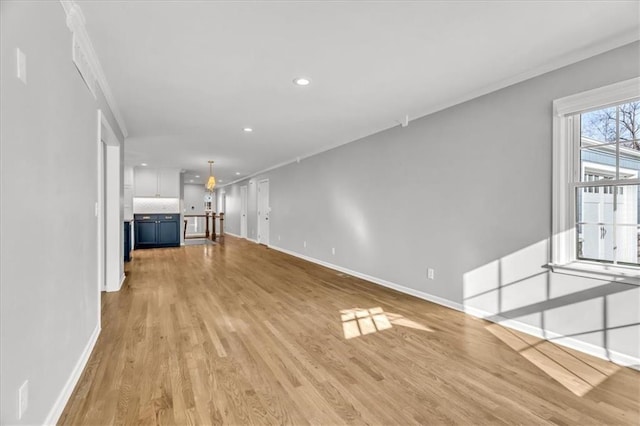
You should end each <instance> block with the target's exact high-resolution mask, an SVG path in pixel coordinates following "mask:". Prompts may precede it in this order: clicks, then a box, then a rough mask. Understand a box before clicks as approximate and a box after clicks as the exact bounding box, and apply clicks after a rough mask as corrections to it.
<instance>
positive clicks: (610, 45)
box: [221, 30, 640, 188]
mask: <svg viewBox="0 0 640 426" xmlns="http://www.w3.org/2000/svg"><path fill="white" fill-rule="evenodd" d="M638 40H640V36H638V32H637V30H630V31H627V32H626V33H623V34H620V35H619V36H618V37H615V38H611V39H608V40H605V41H603V42H601V43H596V44H591V45H589V46H586V47H585V48H584V49H579V50H576V51H573V52H571V53H569V54H566V55H562V56H560V57H559V58H558V59H557V60H555V61H551V62H548V63H547V64H545V65H542V66H540V67H537V68H533V69H531V70H528V71H526V72H524V73H522V74H518V75H516V76H514V77H510V78H506V79H504V80H501V81H498V82H496V83H493V84H490V85H488V86H485V87H483V88H481V89H478V90H472V91H470V92H467V93H465V94H463V95H460V96H458V97H457V98H454V99H453V100H449V101H447V102H443V103H441V104H438V105H435V106H432V107H430V108H428V109H426V110H423V111H420V112H419V113H417V114H416V115H415V118H413V119H411V120H409V122H411V121H413V120H418V119H420V118H422V117H426V116H428V115H431V114H434V113H436V112H438V111H442V110H445V109H447V108H451V107H452V106H455V105H459V104H462V103H465V102H467V101H470V100H472V99H476V98H479V97H481V96H484V95H487V94H489V93H492V92H495V91H498V90H500V89H504V88H505V87H509V86H512V85H514V84H517V83H521V82H523V81H526V80H530V79H532V78H534V77H537V76H539V75H542V74H545V73H548V72H551V71H554V70H557V69H560V68H562V67H566V66H568V65H572V64H574V63H576V62H580V61H582V60H585V59H588V58H591V57H593V56H596V55H599V54H601V53H605V52H608V51H609V50H613V49H616V48H618V47H622V46H624V45H627V44H630V43H634V42H636V41H638ZM632 80H633V79H632ZM398 125H399V122H398V120H397V119H390V120H389V124H388V125H387V126H384V127H382V128H380V129H378V130H376V131H374V132H372V133H369V134H366V135H363V136H361V137H359V138H357V139H354V140H350V141H346V142H338V143H335V144H331V145H327V146H325V147H323V148H321V149H318V150H315V151H312V152H309V153H307V154H304V155H300V156H297V157H295V158H292V159H290V160H286V161H283V162H281V163H278V164H275V165H273V166H271V167H267V168H265V169H262V170H260V171H258V172H255V173H251V174H250V175H248V176H245V177H243V178H241V179H237V180H234V181H233V182H229V183H226V184H224V185H222V186H221V188H224V187H225V186H228V185H233V184H234V183H237V182H241V181H243V180H245V179H251V178H253V177H256V176H258V175H261V174H263V173H267V172H269V171H271V170H274V169H278V168H280V167H283V166H286V165H288V164H292V163H296V162H297V163H299V162H300V160H304V159H305V158H309V157H313V156H314V155H317V154H321V153H323V152H325V151H329V150H332V149H334V148H337V147H339V146H342V145H346V144H348V143H351V142H354V141H356V140H360V139H364V138H366V137H368V136H371V135H373V134H376V133H380V132H383V131H385V130H389V129H391V128H393V127H396V126H398Z"/></svg>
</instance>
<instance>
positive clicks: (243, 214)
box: [240, 186, 247, 238]
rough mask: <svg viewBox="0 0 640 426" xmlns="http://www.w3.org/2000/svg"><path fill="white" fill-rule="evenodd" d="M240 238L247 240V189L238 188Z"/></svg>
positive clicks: (243, 187) (244, 187)
mask: <svg viewBox="0 0 640 426" xmlns="http://www.w3.org/2000/svg"><path fill="white" fill-rule="evenodd" d="M240 236H241V237H242V238H247V187H246V186H241V187H240Z"/></svg>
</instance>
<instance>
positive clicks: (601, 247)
mask: <svg viewBox="0 0 640 426" xmlns="http://www.w3.org/2000/svg"><path fill="white" fill-rule="evenodd" d="M589 190H591V191H593V192H591V193H589V192H585V193H583V195H582V197H583V208H584V212H583V221H584V222H586V224H585V225H582V228H583V243H582V257H583V258H586V259H597V260H610V261H611V260H613V194H611V193H605V190H606V191H608V188H607V187H598V188H593V187H592V188H589ZM596 191H597V192H596Z"/></svg>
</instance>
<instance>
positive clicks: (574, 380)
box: [486, 324, 620, 396]
mask: <svg viewBox="0 0 640 426" xmlns="http://www.w3.org/2000/svg"><path fill="white" fill-rule="evenodd" d="M486 329H487V330H488V331H489V332H490V333H491V334H493V335H494V336H496V337H497V338H498V339H500V340H501V341H502V342H503V343H505V344H506V345H507V346H509V347H510V348H511V349H513V350H514V351H516V352H518V353H519V354H520V355H522V356H523V357H524V358H525V359H527V360H528V361H529V362H531V363H532V364H533V365H535V366H536V367H538V368H539V369H540V370H542V371H544V372H545V373H546V374H547V375H549V376H550V377H551V378H552V379H554V380H555V381H557V382H558V383H560V384H561V385H562V386H564V387H565V388H567V389H568V390H570V391H571V392H572V393H574V394H575V395H578V396H584V395H586V394H587V393H588V392H589V391H590V390H591V389H594V388H595V387H596V386H598V385H599V384H600V383H602V382H604V381H605V380H606V379H607V378H608V377H609V376H611V375H613V374H614V373H615V372H616V371H618V370H619V369H620V367H618V366H617V365H615V364H613V363H611V362H608V361H605V360H602V359H599V358H596V357H593V356H591V355H587V354H584V353H582V352H578V351H575V350H573V349H569V348H565V347H563V346H559V345H556V344H554V343H551V342H549V341H547V340H543V339H540V338H537V337H534V336H531V335H529V334H525V333H521V332H518V331H516V330H513V329H510V328H506V327H503V326H501V325H500V324H491V325H489V326H487V327H486Z"/></svg>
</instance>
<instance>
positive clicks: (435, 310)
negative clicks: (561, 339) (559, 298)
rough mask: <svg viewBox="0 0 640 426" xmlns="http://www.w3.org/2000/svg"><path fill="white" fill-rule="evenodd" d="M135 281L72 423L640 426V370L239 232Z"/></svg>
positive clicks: (165, 255) (111, 298) (105, 335)
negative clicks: (237, 236)
mask: <svg viewBox="0 0 640 426" xmlns="http://www.w3.org/2000/svg"><path fill="white" fill-rule="evenodd" d="M127 275H128V278H127V280H126V282H125V285H124V287H123V289H122V290H121V291H120V292H118V293H107V294H103V299H102V304H103V306H102V308H103V319H102V333H101V335H100V338H99V340H98V342H97V345H96V347H95V349H94V351H93V353H92V355H91V358H90V360H89V363H88V365H87V368H86V369H85V371H84V373H83V375H82V377H81V379H80V381H79V383H78V385H77V386H76V389H75V390H74V393H73V395H72V396H71V399H70V400H69V403H68V404H67V407H66V409H65V411H64V413H63V414H62V417H61V418H60V421H59V423H60V424H63V425H66V424H73V425H110V424H150V425H153V424H178V425H213V424H230V425H245V424H294V425H306V424H317V425H338V424H371V425H375V424H388V425H392V424H398V425H409V424H528V425H532V424H561V425H562V424H575V425H589V424H635V425H637V424H639V422H640V402H639V399H640V373H639V372H637V371H634V370H631V369H628V368H622V367H618V366H616V365H614V364H611V363H608V362H605V361H602V360H598V359H595V358H592V357H588V356H586V355H583V354H580V353H578V352H574V351H571V350H568V349H566V348H563V347H560V346H555V345H552V344H550V343H548V342H539V341H537V339H534V338H532V337H530V336H527V335H521V334H519V333H516V332H513V331H511V330H509V329H505V328H502V327H500V326H498V325H494V324H491V323H488V322H486V321H483V320H479V319H475V318H473V317H471V316H468V315H465V314H463V313H460V312H456V311H453V310H450V309H447V308H444V307H441V306H438V305H435V304H431V303H428V302H425V301H422V300H419V299H416V298H413V297H410V296H407V295H403V294H400V293H397V292H395V291H392V290H388V289H385V288H383V287H380V286H377V285H375V284H371V283H368V282H366V281H362V280H359V279H356V278H354V277H350V276H346V275H343V274H339V273H337V272H336V271H333V270H330V269H326V268H323V267H320V266H317V265H314V264H311V263H308V262H305V261H303V260H300V259H297V258H294V257H291V256H288V255H285V254H282V253H279V252H277V251H274V250H270V249H267V248H266V247H264V246H259V245H256V244H253V243H250V242H246V241H243V240H239V239H235V238H233V237H227V238H226V241H225V243H224V244H218V245H214V246H210V245H206V246H190V247H181V248H171V249H154V250H137V251H135V252H134V257H133V261H132V262H131V263H130V264H128V265H127Z"/></svg>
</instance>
